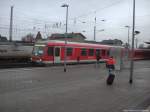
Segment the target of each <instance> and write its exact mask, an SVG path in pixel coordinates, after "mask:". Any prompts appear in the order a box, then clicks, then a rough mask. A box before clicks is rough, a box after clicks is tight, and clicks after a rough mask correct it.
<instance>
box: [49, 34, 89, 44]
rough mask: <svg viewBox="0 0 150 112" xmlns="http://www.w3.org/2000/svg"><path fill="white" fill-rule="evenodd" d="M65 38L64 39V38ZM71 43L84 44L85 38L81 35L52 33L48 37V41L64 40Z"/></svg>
mask: <svg viewBox="0 0 150 112" xmlns="http://www.w3.org/2000/svg"><path fill="white" fill-rule="evenodd" d="M65 36H66V37H65ZM65 38H66V39H67V41H71V42H85V39H86V37H85V36H84V35H83V34H82V33H73V32H72V33H68V34H67V35H65V34H60V33H54V34H52V35H51V36H50V37H48V39H49V40H65Z"/></svg>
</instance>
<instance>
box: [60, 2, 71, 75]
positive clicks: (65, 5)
mask: <svg viewBox="0 0 150 112" xmlns="http://www.w3.org/2000/svg"><path fill="white" fill-rule="evenodd" d="M61 7H66V32H65V47H64V48H65V54H64V72H66V70H67V69H66V53H67V52H66V45H67V32H68V7H69V5H67V4H63V5H62V6H61Z"/></svg>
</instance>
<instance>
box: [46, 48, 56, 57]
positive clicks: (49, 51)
mask: <svg viewBox="0 0 150 112" xmlns="http://www.w3.org/2000/svg"><path fill="white" fill-rule="evenodd" d="M47 54H48V55H49V56H53V55H54V47H48V50H47Z"/></svg>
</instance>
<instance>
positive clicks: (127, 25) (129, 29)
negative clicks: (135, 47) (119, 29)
mask: <svg viewBox="0 0 150 112" xmlns="http://www.w3.org/2000/svg"><path fill="white" fill-rule="evenodd" d="M125 27H126V28H128V48H129V47H130V38H129V35H130V26H128V25H127V26H125Z"/></svg>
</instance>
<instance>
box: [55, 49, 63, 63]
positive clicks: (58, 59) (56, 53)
mask: <svg viewBox="0 0 150 112" xmlns="http://www.w3.org/2000/svg"><path fill="white" fill-rule="evenodd" d="M60 62H61V59H60V47H55V48H54V63H60Z"/></svg>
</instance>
